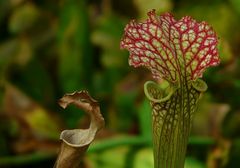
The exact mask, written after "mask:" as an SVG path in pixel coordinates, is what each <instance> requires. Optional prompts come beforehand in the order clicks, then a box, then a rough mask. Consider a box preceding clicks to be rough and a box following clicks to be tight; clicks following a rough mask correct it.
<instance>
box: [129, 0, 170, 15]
mask: <svg viewBox="0 0 240 168" xmlns="http://www.w3.org/2000/svg"><path fill="white" fill-rule="evenodd" d="M133 2H134V4H135V6H136V7H137V9H138V12H139V15H140V18H144V17H145V15H146V13H147V12H148V11H149V10H151V9H156V11H157V12H158V13H163V12H168V11H171V10H172V8H173V3H172V0H151V1H149V0H133Z"/></svg>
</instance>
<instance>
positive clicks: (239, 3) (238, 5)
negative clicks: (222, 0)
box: [229, 0, 240, 15]
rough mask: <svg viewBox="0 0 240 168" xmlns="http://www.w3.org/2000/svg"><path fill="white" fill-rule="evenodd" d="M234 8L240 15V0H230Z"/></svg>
mask: <svg viewBox="0 0 240 168" xmlns="http://www.w3.org/2000/svg"><path fill="white" fill-rule="evenodd" d="M229 2H230V4H231V6H232V8H233V9H235V10H236V12H237V13H238V14H239V15H240V0H229Z"/></svg>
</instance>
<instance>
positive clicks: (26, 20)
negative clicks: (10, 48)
mask: <svg viewBox="0 0 240 168" xmlns="http://www.w3.org/2000/svg"><path fill="white" fill-rule="evenodd" d="M39 15H40V13H39V11H38V9H37V8H36V6H34V5H33V4H32V3H26V4H24V5H22V6H19V7H18V8H17V9H16V10H15V11H14V13H13V14H12V15H11V17H10V20H9V31H10V32H11V33H21V32H24V31H26V30H28V29H30V28H32V27H33V26H34V24H36V22H37V19H38V18H39Z"/></svg>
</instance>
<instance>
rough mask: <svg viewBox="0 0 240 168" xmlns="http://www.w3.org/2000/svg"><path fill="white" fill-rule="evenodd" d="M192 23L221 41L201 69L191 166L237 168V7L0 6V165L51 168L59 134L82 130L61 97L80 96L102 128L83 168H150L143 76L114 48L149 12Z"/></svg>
mask: <svg viewBox="0 0 240 168" xmlns="http://www.w3.org/2000/svg"><path fill="white" fill-rule="evenodd" d="M153 8H155V9H156V11H157V12H158V13H163V12H171V13H173V14H174V16H175V17H176V18H177V19H179V18H181V17H182V16H185V15H190V16H192V17H193V18H195V19H196V20H198V21H203V20H204V21H207V22H208V23H209V24H210V25H212V26H213V27H214V29H215V30H216V32H217V34H218V36H219V41H220V44H219V50H220V57H221V65H220V66H218V67H213V68H210V69H208V70H207V72H206V73H205V74H204V77H203V79H204V80H205V81H206V82H207V84H208V86H209V89H208V91H207V92H206V93H205V94H204V96H203V97H202V99H201V101H200V105H199V108H198V111H197V113H196V115H195V120H194V123H193V128H192V134H191V137H190V141H189V146H188V152H187V160H186V167H187V168H221V167H224V168H236V167H238V166H237V165H238V163H239V158H240V22H239V21H240V0H201V1H199V0H51V1H49V0H1V1H0V104H1V105H0V167H1V168H5V167H6V168H12V167H18V168H19V167H24V168H43V167H44V168H50V167H53V165H54V162H55V160H56V156H57V152H58V150H59V147H60V141H59V135H60V132H61V131H62V130H64V129H72V128H87V127H88V124H89V119H88V117H87V116H86V115H85V114H84V112H83V111H81V110H78V109H76V108H75V107H69V108H67V109H66V110H62V109H61V108H60V107H59V106H58V104H57V101H58V99H59V98H61V97H62V96H63V95H64V94H65V93H69V92H73V91H76V90H82V89H86V90H88V91H89V92H90V94H91V95H92V96H93V97H94V98H95V99H96V100H98V101H99V102H100V106H101V111H102V113H103V116H104V118H105V121H106V127H105V128H104V129H103V130H101V131H100V132H99V134H98V137H97V139H96V141H95V142H94V144H92V145H91V147H90V149H89V151H88V153H87V154H86V158H85V159H84V166H83V167H85V168H113V167H114V168H152V167H153V159H152V148H151V144H152V142H151V114H150V113H151V112H150V111H151V110H150V107H149V102H148V101H147V100H146V99H145V96H144V93H143V84H144V82H145V81H147V80H151V79H152V78H151V74H150V72H149V71H148V70H146V69H144V68H139V69H135V68H133V67H129V65H128V52H127V51H124V50H120V48H119V43H120V39H121V36H122V34H123V30H124V26H125V25H126V24H127V23H128V22H129V21H130V20H131V19H133V18H136V19H137V20H143V19H146V17H147V15H146V13H147V11H149V10H151V9H153Z"/></svg>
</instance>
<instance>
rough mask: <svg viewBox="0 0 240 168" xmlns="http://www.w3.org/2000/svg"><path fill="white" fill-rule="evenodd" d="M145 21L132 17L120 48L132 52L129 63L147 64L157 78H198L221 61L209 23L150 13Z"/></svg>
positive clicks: (173, 80) (172, 79) (136, 65)
mask: <svg viewBox="0 0 240 168" xmlns="http://www.w3.org/2000/svg"><path fill="white" fill-rule="evenodd" d="M148 16H149V18H148V19H147V20H146V21H145V22H142V23H136V21H135V20H132V21H131V22H130V23H129V24H128V25H127V26H126V27H125V32H124V36H123V38H122V41H121V48H126V49H128V50H129V52H130V57H129V64H130V65H133V66H134V67H138V66H145V67H147V68H148V69H150V70H151V71H152V74H153V77H154V78H164V79H165V80H167V81H169V82H175V81H177V80H179V78H181V77H184V78H186V77H187V78H188V79H190V80H195V79H197V78H199V77H201V76H202V73H203V71H204V70H205V69H206V68H207V67H209V66H215V65H217V64H219V62H220V60H219V57H218V51H217V43H218V41H217V36H216V33H215V32H214V30H213V29H212V28H211V27H210V26H209V25H208V24H207V23H206V22H201V23H198V22H196V21H195V20H194V19H192V18H191V17H189V16H186V17H183V18H182V19H180V20H179V21H177V20H175V19H174V17H173V16H172V15H171V14H169V13H165V14H163V15H160V16H158V15H156V13H155V10H152V11H150V12H149V13H148Z"/></svg>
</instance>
